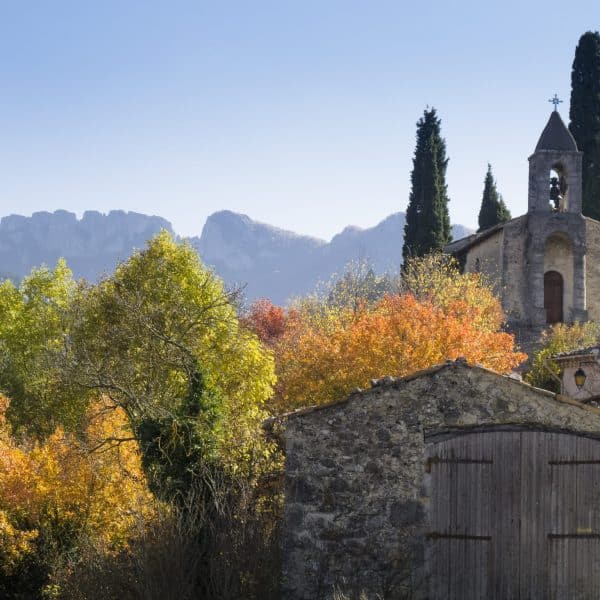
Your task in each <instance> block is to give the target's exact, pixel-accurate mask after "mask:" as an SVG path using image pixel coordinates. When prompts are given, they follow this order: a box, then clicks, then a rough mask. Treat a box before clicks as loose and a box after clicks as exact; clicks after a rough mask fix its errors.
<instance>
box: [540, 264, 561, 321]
mask: <svg viewBox="0 0 600 600" xmlns="http://www.w3.org/2000/svg"><path fill="white" fill-rule="evenodd" d="M563 290H564V284H563V278H562V275H561V274H560V273H559V272H558V271H547V272H546V273H544V308H545V309H546V323H560V322H561V321H562V320H563Z"/></svg>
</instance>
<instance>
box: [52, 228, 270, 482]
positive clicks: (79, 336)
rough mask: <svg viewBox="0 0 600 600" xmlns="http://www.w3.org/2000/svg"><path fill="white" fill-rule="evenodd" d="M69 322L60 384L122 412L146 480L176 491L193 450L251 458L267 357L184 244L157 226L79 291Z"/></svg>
mask: <svg viewBox="0 0 600 600" xmlns="http://www.w3.org/2000/svg"><path fill="white" fill-rule="evenodd" d="M71 318H72V326H71V334H70V337H69V344H68V347H67V350H66V352H65V356H64V369H63V376H64V381H65V385H74V386H75V388H76V389H78V390H80V391H87V392H89V393H92V394H98V393H100V394H102V395H103V396H104V397H106V398H108V399H110V401H112V402H113V404H114V405H115V406H118V407H120V408H122V409H123V410H124V411H125V412H126V414H127V415H128V417H129V419H130V422H131V424H132V427H133V430H134V431H135V432H136V433H137V435H138V437H139V440H140V442H141V444H142V448H143V450H144V451H145V455H144V460H145V464H146V465H147V466H149V467H150V465H152V469H151V474H152V476H153V477H154V475H155V476H156V478H153V479H151V480H152V481H154V482H159V481H162V482H163V484H166V487H167V488H171V489H174V490H175V489H179V486H180V485H181V484H182V481H183V480H182V479H181V477H182V476H183V475H182V474H183V472H184V471H185V470H186V469H187V470H188V471H191V472H193V470H194V469H195V468H196V467H197V466H198V465H197V462H198V460H199V457H200V456H202V457H203V458H204V459H205V460H209V459H210V458H211V457H213V456H215V455H217V454H218V455H219V457H220V460H222V461H224V462H226V463H228V464H231V465H234V464H238V465H239V464H240V463H241V462H243V460H245V459H247V458H248V457H249V456H250V455H251V453H252V448H253V446H254V445H255V444H256V443H257V432H258V430H259V427H258V426H259V423H260V420H261V419H262V417H263V409H262V405H263V403H264V401H265V400H266V399H267V398H268V397H269V396H270V394H271V390H272V385H273V382H274V374H273V364H272V359H271V357H270V355H269V353H267V352H266V351H265V350H264V349H263V347H262V346H261V344H260V342H259V340H258V339H257V337H256V336H255V335H254V334H252V333H250V332H249V331H248V330H247V329H246V328H244V327H241V326H240V323H239V321H238V318H237V315H236V310H235V308H234V306H233V304H232V298H231V296H230V295H229V294H228V293H227V292H226V290H225V289H224V287H223V284H222V282H221V281H220V280H219V279H218V278H217V277H216V276H215V275H214V274H213V272H212V271H210V270H209V269H207V268H206V267H205V266H204V265H202V263H201V262H200V259H199V258H198V255H197V253H196V252H195V251H194V249H193V248H192V247H191V246H190V245H188V244H185V243H184V244H179V243H177V242H175V241H174V240H173V239H172V237H171V236H170V234H169V233H167V232H166V231H163V232H162V233H160V234H159V235H157V236H156V237H155V238H154V239H153V240H151V241H149V242H148V244H147V246H146V248H145V249H144V250H142V251H141V252H137V253H135V254H134V255H133V256H132V257H131V258H130V259H129V260H127V261H126V262H124V263H123V264H121V265H120V266H118V267H117V269H116V270H115V272H114V273H113V274H112V275H111V276H109V277H107V278H105V279H104V280H102V281H101V282H99V283H98V284H96V285H92V286H88V287H87V288H86V289H84V290H83V292H82V293H81V295H80V297H79V299H78V302H77V303H75V305H74V307H73V309H72V310H71ZM157 449H160V451H161V452H163V454H164V456H163V459H164V461H165V465H166V464H170V465H173V461H175V459H176V460H177V461H178V463H179V464H178V465H173V469H172V471H171V472H170V473H169V472H168V470H164V469H163V468H160V467H159V466H158V465H157V462H156V459H157V457H156V451H157ZM165 465H163V467H164V466H165ZM188 474H189V473H188ZM183 479H185V477H183ZM167 482H168V483H167Z"/></svg>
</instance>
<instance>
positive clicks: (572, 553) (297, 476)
mask: <svg viewBox="0 0 600 600" xmlns="http://www.w3.org/2000/svg"><path fill="white" fill-rule="evenodd" d="M559 218H561V217H560V215H559ZM561 219H562V218H561ZM561 222H562V220H561ZM284 425H285V434H284V435H285V446H286V468H285V472H286V504H285V517H284V539H283V563H284V581H283V584H284V598H287V599H288V600H317V599H320V598H332V597H333V596H334V590H335V589H336V588H338V589H340V590H341V591H345V592H347V593H348V594H349V596H348V597H351V598H357V597H358V592H360V591H362V592H364V594H365V597H366V598H368V599H375V598H378V599H380V598H381V599H386V598H388V599H391V598H394V599H400V598H414V599H418V598H421V599H425V598H428V599H432V600H435V599H439V600H441V599H456V600H458V599H460V600H469V599H481V598H486V599H498V600H506V599H507V598H527V599H530V600H531V599H536V598H539V599H544V600H545V599H548V598H554V599H562V598H565V599H566V598H582V599H583V598H585V599H592V598H600V570H598V568H597V565H598V564H600V502H599V501H598V497H599V490H600V467H599V466H598V465H599V464H600V439H599V436H600V409H597V408H593V407H590V406H587V405H584V404H580V403H578V402H576V401H574V400H570V399H569V398H566V397H562V396H555V395H554V394H552V393H550V392H546V391H543V390H539V389H535V388H532V387H530V386H528V385H526V384H523V383H521V382H520V381H518V380H515V379H512V378H510V377H505V376H501V375H498V374H496V373H493V372H491V371H488V370H485V369H483V368H480V367H471V366H469V365H467V364H465V363H464V362H461V361H456V362H450V363H446V364H444V365H440V366H438V367H435V368H432V369H429V370H427V371H423V372H420V373H416V374H414V375H412V376H409V377H405V378H402V379H394V378H385V379H383V380H378V381H375V382H373V387H372V388H371V389H369V390H367V391H357V392H356V393H354V394H352V395H350V396H349V397H348V398H347V399H344V400H343V401H341V402H337V403H334V404H330V405H328V406H321V407H317V408H312V409H306V410H303V411H300V412H297V413H294V414H292V415H290V416H288V417H287V421H286V422H285V424H284Z"/></svg>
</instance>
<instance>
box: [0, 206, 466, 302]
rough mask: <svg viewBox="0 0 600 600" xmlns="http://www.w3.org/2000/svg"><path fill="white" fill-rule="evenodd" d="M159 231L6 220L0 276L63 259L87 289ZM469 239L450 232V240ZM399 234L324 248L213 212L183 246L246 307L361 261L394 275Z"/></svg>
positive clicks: (100, 217) (124, 221)
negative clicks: (239, 294)
mask: <svg viewBox="0 0 600 600" xmlns="http://www.w3.org/2000/svg"><path fill="white" fill-rule="evenodd" d="M161 229H167V230H168V231H171V232H173V229H172V226H171V223H169V221H167V220H166V219H163V218H162V217H156V216H148V215H143V214H139V213H133V212H124V211H120V210H115V211H111V212H109V213H108V214H102V213H99V212H96V211H86V212H85V213H84V214H83V217H82V218H81V219H78V218H77V217H76V215H75V214H73V213H70V212H67V211H64V210H57V211H56V212H54V213H49V212H37V213H34V214H33V215H32V216H31V217H23V216H19V215H10V216H7V217H4V218H3V219H2V220H1V221H0V275H4V276H5V277H6V276H8V277H11V278H13V279H16V280H18V279H20V278H22V277H23V276H24V275H26V274H27V273H29V271H30V270H31V269H32V267H35V266H39V265H42V264H46V265H49V266H53V265H54V264H55V263H56V261H57V260H58V259H59V258H60V257H64V258H65V259H66V260H67V264H68V265H69V266H70V267H71V269H72V270H73V272H74V274H75V276H76V277H84V278H86V279H89V280H92V281H95V280H97V279H98V278H99V277H100V276H101V275H102V274H103V273H110V272H111V271H112V270H113V269H114V268H115V266H116V265H117V264H118V263H119V261H122V260H125V259H126V258H127V257H129V256H130V255H131V253H132V252H133V250H134V249H136V248H142V247H143V246H144V244H145V242H146V240H148V239H149V238H151V237H153V236H154V235H155V234H156V233H158V232H159V231H160V230H161ZM469 232H470V231H469V230H468V229H466V228H464V227H462V226H460V225H458V226H455V227H454V237H455V238H459V237H463V236H464V235H467V234H468V233H469ZM403 233H404V213H396V214H393V215H390V216H389V217H387V218H386V219H384V220H383V221H381V223H379V224H378V225H376V226H375V227H371V228H368V229H360V228H358V227H346V228H345V229H344V230H343V231H342V232H341V233H339V234H338V235H336V236H334V237H333V239H332V240H331V241H330V242H326V241H324V240H320V239H317V238H313V237H310V236H305V235H298V234H296V233H293V232H291V231H285V230H283V229H278V228H276V227H273V226H271V225H267V224H264V223H258V222H256V221H253V220H252V219H250V218H249V217H248V216H246V215H241V214H238V213H234V212H231V211H221V212H217V213H215V214H213V215H211V216H210V217H208V219H207V220H206V224H205V225H204V228H203V230H202V234H201V235H200V237H193V238H190V240H189V241H190V242H191V244H192V245H193V246H194V247H195V248H196V249H197V250H198V253H199V254H200V256H201V257H202V259H203V260H204V262H205V263H206V264H208V265H210V266H212V267H213V268H214V269H215V271H216V272H217V273H218V274H219V275H220V276H221V277H222V278H223V279H224V280H225V282H226V283H227V284H228V285H238V286H244V287H245V293H246V296H247V298H248V299H249V300H252V299H254V298H257V297H268V298H271V299H272V300H273V301H274V302H277V303H284V302H286V301H287V300H288V299H290V298H292V297H294V296H298V295H302V294H306V293H308V292H311V291H313V290H314V289H315V286H316V285H317V284H318V283H319V282H325V281H328V280H329V279H330V278H331V276H332V275H333V274H334V273H341V272H342V271H343V270H344V266H345V265H346V264H347V263H348V262H349V261H351V260H356V259H367V260H369V261H370V262H371V264H373V266H374V267H375V269H376V270H377V271H378V272H380V273H381V272H384V271H389V270H397V269H398V266H399V265H400V261H401V256H402V239H403Z"/></svg>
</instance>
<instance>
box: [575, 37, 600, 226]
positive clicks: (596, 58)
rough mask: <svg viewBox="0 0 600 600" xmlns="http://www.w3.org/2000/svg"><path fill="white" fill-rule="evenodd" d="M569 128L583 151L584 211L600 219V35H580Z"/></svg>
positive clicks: (576, 53)
mask: <svg viewBox="0 0 600 600" xmlns="http://www.w3.org/2000/svg"><path fill="white" fill-rule="evenodd" d="M569 118H570V120H571V123H570V124H569V129H570V130H571V133H572V134H573V137H574V138H575V141H576V142H577V147H578V148H579V150H580V151H581V152H583V172H582V175H583V197H582V201H583V202H582V204H583V214H584V215H586V216H588V217H592V218H593V219H597V220H600V34H599V33H598V32H597V31H596V32H592V31H588V32H586V33H584V34H583V35H582V36H581V37H580V38H579V43H578V44H577V48H576V49H575V59H574V60H573V70H572V71H571V109H570V111H569Z"/></svg>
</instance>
